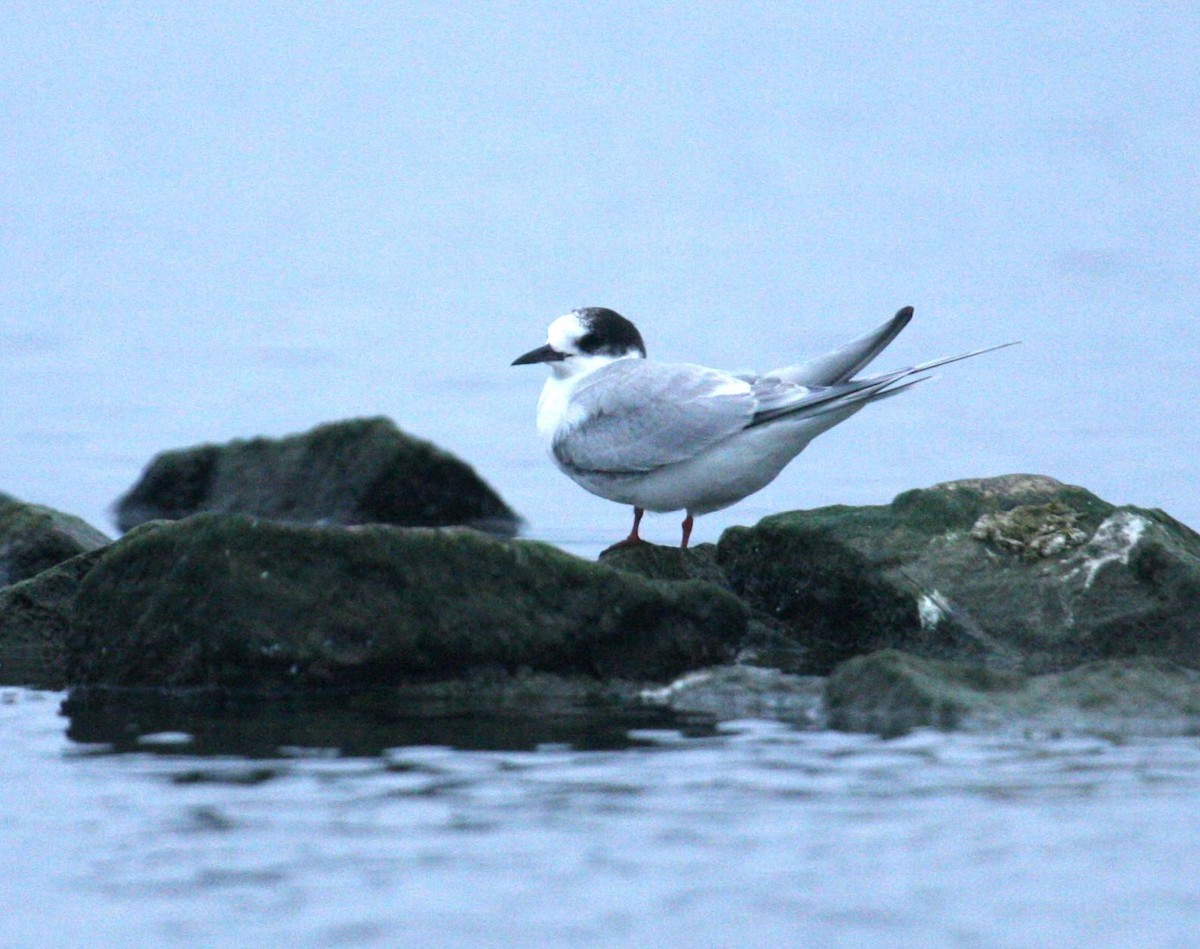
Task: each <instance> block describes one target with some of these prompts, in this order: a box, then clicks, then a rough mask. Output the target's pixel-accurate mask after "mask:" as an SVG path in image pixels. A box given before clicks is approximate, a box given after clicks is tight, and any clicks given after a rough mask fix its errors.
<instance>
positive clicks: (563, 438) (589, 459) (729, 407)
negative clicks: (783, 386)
mask: <svg viewBox="0 0 1200 949" xmlns="http://www.w3.org/2000/svg"><path fill="white" fill-rule="evenodd" d="M757 408H758V399H757V398H756V397H755V394H754V391H753V389H752V387H751V385H750V384H749V383H747V382H745V381H743V380H740V379H738V378H736V377H735V376H732V375H729V374H728V373H724V372H719V371H717V370H715V369H707V368H705V367H703V366H689V365H671V364H665V363H654V362H647V361H646V360H642V359H622V360H619V361H617V362H615V363H612V364H611V365H609V366H606V367H605V368H603V369H601V370H599V371H597V372H595V373H593V374H592V375H591V376H589V377H588V378H586V379H585V380H584V381H583V382H581V383H580V384H579V387H578V388H577V389H576V390H575V391H574V393H572V396H571V416H570V417H571V418H574V419H577V421H575V423H574V424H567V425H564V426H563V427H562V429H561V430H560V432H559V434H558V435H556V436H555V438H554V442H553V444H552V446H551V449H552V451H553V452H554V457H555V458H556V459H557V460H558V462H559V463H560V464H562V465H563V466H564V467H567V468H574V469H576V470H581V471H606V472H613V473H618V472H628V473H633V472H644V471H653V470H654V469H655V468H661V467H662V466H663V465H669V464H674V463H676V462H680V461H685V460H687V459H688V458H691V457H693V456H695V455H697V454H699V453H700V452H702V451H705V450H706V449H708V448H711V447H712V446H713V445H715V444H717V443H718V442H720V441H722V440H724V439H726V438H728V437H729V436H730V435H732V434H733V433H734V432H737V431H740V430H741V429H743V428H745V427H746V426H747V425H749V424H750V423H751V421H752V420H753V419H754V413H755V411H756V410H757Z"/></svg>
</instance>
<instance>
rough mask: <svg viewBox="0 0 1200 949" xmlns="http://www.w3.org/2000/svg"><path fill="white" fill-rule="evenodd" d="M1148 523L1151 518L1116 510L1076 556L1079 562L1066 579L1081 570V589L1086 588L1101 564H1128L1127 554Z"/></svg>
mask: <svg viewBox="0 0 1200 949" xmlns="http://www.w3.org/2000/svg"><path fill="white" fill-rule="evenodd" d="M1149 526H1150V521H1149V520H1147V519H1146V518H1144V517H1142V516H1141V515H1140V514H1134V513H1133V512H1131V511H1117V512H1116V513H1115V514H1113V515H1112V516H1110V517H1108V518H1106V519H1105V520H1104V522H1103V523H1102V524H1101V525H1100V526H1099V527H1098V528H1096V533H1095V534H1094V535H1093V537H1092V539H1091V540H1090V541H1088V544H1087V546H1086V547H1084V548H1083V549H1082V550H1081V551H1079V553H1078V554H1077V555H1076V556H1077V557H1078V558H1080V561H1081V562H1080V563H1079V564H1078V565H1077V566H1075V567H1074V568H1073V569H1072V570H1070V571H1069V572H1068V573H1067V574H1066V575H1065V579H1067V580H1069V579H1071V578H1072V577H1074V576H1076V575H1078V574H1080V573H1082V574H1083V575H1084V578H1083V588H1084V589H1085V590H1087V589H1089V588H1090V587H1091V585H1092V583H1093V582H1095V579H1096V574H1097V573H1098V572H1099V570H1100V568H1101V567H1104V566H1107V565H1108V564H1110V563H1120V564H1121V565H1122V566H1125V565H1128V563H1129V555H1130V554H1131V553H1133V548H1134V547H1136V546H1137V544H1138V541H1140V540H1141V539H1142V534H1144V533H1145V532H1146V528H1147V527H1149Z"/></svg>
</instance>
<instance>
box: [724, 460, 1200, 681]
mask: <svg viewBox="0 0 1200 949" xmlns="http://www.w3.org/2000/svg"><path fill="white" fill-rule="evenodd" d="M717 554H718V561H719V563H720V565H721V567H722V569H723V570H724V572H725V575H726V577H727V578H728V582H729V584H730V587H731V589H732V590H733V591H734V592H735V593H737V594H738V595H739V596H741V597H742V598H743V599H744V600H745V601H746V603H747V604H748V605H749V606H750V607H751V608H752V609H753V610H755V611H758V612H759V613H764V614H766V615H768V616H770V617H773V618H774V619H775V620H777V621H779V622H781V623H783V624H785V625H786V627H787V628H788V630H789V635H790V636H791V637H792V638H793V639H794V640H795V641H796V642H798V643H799V644H801V645H802V646H803V648H804V650H805V657H806V658H805V661H806V663H807V666H806V667H805V668H804V669H802V670H801V671H805V672H811V673H816V674H826V673H828V672H829V671H830V670H831V669H832V668H834V667H835V666H836V665H837V664H838V663H840V662H843V661H845V660H847V659H849V658H851V657H853V656H856V655H862V654H865V653H869V652H873V651H875V650H878V649H884V648H898V649H903V650H905V651H908V652H911V653H914V654H916V655H921V656H926V657H930V658H942V659H954V660H965V661H970V662H974V663H977V664H980V665H983V666H987V667H989V668H992V669H997V670H1013V671H1021V672H1029V673H1040V672H1052V671H1060V670H1064V669H1068V668H1072V667H1074V666H1077V665H1079V664H1081V663H1083V662H1087V661H1090V660H1093V659H1101V658H1113V657H1121V656H1136V655H1149V656H1160V657H1163V658H1167V659H1171V660H1173V661H1175V662H1178V663H1181V664H1183V665H1186V666H1188V667H1191V668H1200V535H1197V534H1196V533H1195V532H1194V531H1192V530H1190V529H1189V528H1187V527H1186V526H1184V525H1182V524H1180V523H1178V522H1177V521H1175V520H1173V519H1172V518H1170V517H1169V516H1167V515H1166V514H1164V513H1163V512H1162V511H1158V510H1143V509H1140V508H1135V507H1115V506H1114V505H1111V504H1108V503H1107V502H1105V501H1102V500H1101V499H1099V498H1097V497H1096V496H1095V495H1092V494H1090V493H1089V492H1087V491H1085V490H1084V489H1083V488H1079V487H1074V486H1071V485H1064V484H1061V483H1059V482H1057V481H1054V480H1053V479H1051V478H1045V477H1039V476H1031V475H1010V476H1007V477H1003V478H991V479H978V480H972V481H956V482H950V483H948V484H942V485H936V486H934V487H932V488H928V489H925V490H915V491H908V492H906V493H904V494H901V495H899V496H898V497H897V498H896V499H895V500H894V501H893V502H892V504H890V505H887V506H879V507H859V508H851V507H829V508H820V509H818V510H813V511H796V512H792V513H788V514H779V515H776V516H774V517H769V518H766V519H764V520H763V521H761V522H759V524H758V525H756V526H755V527H752V528H732V529H730V530H728V531H726V532H725V534H724V535H723V536H722V538H721V541H720V543H719V544H718V548H717Z"/></svg>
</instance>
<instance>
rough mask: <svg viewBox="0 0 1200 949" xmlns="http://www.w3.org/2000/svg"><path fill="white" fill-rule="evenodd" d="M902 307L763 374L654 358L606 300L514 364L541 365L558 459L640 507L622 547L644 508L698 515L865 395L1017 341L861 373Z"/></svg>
mask: <svg viewBox="0 0 1200 949" xmlns="http://www.w3.org/2000/svg"><path fill="white" fill-rule="evenodd" d="M912 314H913V310H912V307H905V308H904V309H902V310H900V311H899V312H898V313H897V314H896V315H895V316H894V317H892V318H891V319H890V320H888V321H887V322H886V323H884V324H883V325H882V326H879V327H878V328H876V329H874V330H872V331H871V332H869V333H866V334H864V335H863V336H860V337H858V338H857V339H855V340H852V341H851V342H849V343H847V344H846V345H845V346H842V347H841V348H840V349H837V350H834V351H833V352H831V353H828V354H827V355H824V356H820V357H818V358H817V359H813V360H811V361H809V362H806V363H801V364H799V365H795V366H787V367H784V368H782V369H775V370H773V371H772V372H768V373H765V374H763V375H761V376H760V375H754V374H747V375H742V374H734V373H729V372H723V371H722V370H720V369H709V368H707V367H705V366H695V365H690V364H687V363H664V362H655V361H653V360H649V359H647V358H646V346H645V344H644V343H643V342H642V336H641V334H640V333H639V332H638V330H637V327H635V326H634V325H633V323H631V322H630V321H629V320H627V319H625V317H623V316H621V315H620V314H619V313H616V312H614V311H613V310H609V309H605V308H603V307H586V308H584V309H580V310H573V311H571V312H570V313H567V314H566V315H565V316H560V317H559V318H558V319H556V320H555V321H554V322H553V323H551V324H550V329H549V331H548V333H547V341H546V344H545V345H544V346H540V347H538V348H537V349H534V350H532V351H530V352H528V353H525V355H523V356H520V357H518V358H517V359H515V360H514V361H513V363H512V364H513V365H514V366H523V365H528V364H530V363H546V364H547V365H549V367H550V370H551V372H550V378H549V379H547V380H546V384H545V386H544V387H543V388H542V394H541V398H539V399H538V413H537V427H538V431H539V432H540V433H541V435H542V436H543V438H544V439H545V440H546V442H547V444H548V447H549V450H550V455H551V457H552V458H553V459H554V462H555V464H557V465H558V467H559V468H560V469H562V471H563V472H564V473H565V474H566V475H567V476H568V477H569V478H571V479H572V480H573V481H575V482H576V483H577V484H579V485H580V486H582V487H583V488H585V489H587V490H588V491H590V492H591V493H592V494H596V495H599V496H600V497H602V498H607V499H608V500H610V501H616V502H617V503H619V504H631V505H633V530H632V531H630V534H629V536H628V537H627V538H625V540H623V541H621V542H620V543H618V544H616V545H614V546H617V547H622V546H626V545H629V544H637V543H642V542H643V541H642V538H641V537H640V536H639V535H638V527H639V525H640V524H641V520H642V515H643V514H644V512H646V511H658V512H664V511H680V510H682V511H686V512H687V514H686V517H685V518H684V520H683V540H682V543H681V544H680V546H681V547H687V545H688V540H689V538H690V537H691V533H692V524H693V519H694V518H695V517H696V516H697V515H700V514H708V513H710V512H712V511H719V510H720V509H721V508H725V507H728V506H729V505H731V504H734V503H736V502H738V501H740V500H742V498H744V497H747V496H748V495H751V494H753V493H754V492H755V491H759V490H761V489H762V488H764V487H766V486H767V485H768V484H770V483H771V482H772V481H773V480H774V479H775V477H776V476H777V475H778V474H779V472H781V471H782V470H783V469H784V467H785V466H786V465H787V464H788V462H790V461H791V460H792V459H793V458H795V457H796V456H797V455H798V454H800V452H801V451H803V450H804V448H805V447H806V446H807V445H808V443H809V442H811V441H812V440H813V439H814V438H816V437H817V436H818V435H820V434H821V433H822V432H824V431H827V430H828V429H830V428H832V427H833V426H834V425H837V424H838V423H839V422H843V421H845V420H846V419H848V418H849V417H850V416H851V415H853V414H854V413H855V412H857V411H858V410H859V409H861V408H862V407H863V406H865V405H866V404H867V403H868V402H875V401H878V400H879V399H884V398H888V397H889V396H893V395H896V394H898V393H900V392H903V391H904V390H905V389H907V388H908V387H909V386H911V385H914V384H915V383H917V382H921V381H922V380H923V379H927V378H929V377H928V376H921V375H918V374H919V373H921V372H924V371H926V370H929V369H933V368H935V367H937V366H942V365H945V364H946V363H951V362H956V361H958V360H960V359H968V358H970V357H971V356H978V355H980V354H981V353H986V352H991V351H992V350H995V349H1002V348H1004V346H1012V345H1015V344H1013V343H1005V344H1003V345H1002V346H991V347H988V348H987V349H977V350H974V351H972V352H969V353H962V354H960V355H958V356H949V357H946V358H944V359H935V360H933V361H931V362H926V363H921V364H919V365H916V366H909V367H908V368H906V369H897V370H894V371H892V372H887V373H883V374H882V375H877V376H867V377H865V378H862V379H855V378H854V374H855V373H856V372H858V371H859V370H860V369H862V368H863V367H864V366H866V365H867V363H869V362H870V361H871V360H872V359H874V358H875V357H876V356H878V355H879V353H880V352H882V351H883V349H884V348H885V347H886V346H887V345H888V344H889V343H890V342H891V341H892V340H894V339H895V338H896V336H897V335H898V334H899V333H900V331H901V330H902V329H904V327H905V326H906V325H907V324H908V321H909V320H910V319H912Z"/></svg>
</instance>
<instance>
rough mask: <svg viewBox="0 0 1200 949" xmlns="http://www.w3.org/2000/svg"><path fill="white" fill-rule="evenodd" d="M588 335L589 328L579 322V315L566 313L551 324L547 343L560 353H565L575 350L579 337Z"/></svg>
mask: <svg viewBox="0 0 1200 949" xmlns="http://www.w3.org/2000/svg"><path fill="white" fill-rule="evenodd" d="M586 334H587V327H586V326H584V325H583V324H582V323H581V322H580V321H579V314H577V313H566V314H564V315H563V316H560V317H559V318H558V319H557V320H555V321H554V322H553V323H551V324H550V328H549V329H548V330H546V342H548V343H549V344H550V345H551V346H553V347H554V348H555V349H557V350H558V351H559V352H565V351H567V350H571V349H574V348H575V345H576V343H578V342H579V337H581V336H584V335H586Z"/></svg>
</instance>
